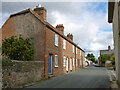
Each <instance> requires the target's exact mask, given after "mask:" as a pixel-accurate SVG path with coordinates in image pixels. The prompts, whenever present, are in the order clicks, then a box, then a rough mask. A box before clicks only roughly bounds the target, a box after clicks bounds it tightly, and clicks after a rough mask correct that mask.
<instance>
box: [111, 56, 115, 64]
mask: <svg viewBox="0 0 120 90" xmlns="http://www.w3.org/2000/svg"><path fill="white" fill-rule="evenodd" d="M110 60H111V61H112V65H115V56H111V58H110Z"/></svg>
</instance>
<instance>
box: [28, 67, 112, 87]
mask: <svg viewBox="0 0 120 90" xmlns="http://www.w3.org/2000/svg"><path fill="white" fill-rule="evenodd" d="M27 88H110V79H109V75H108V72H107V69H106V68H101V67H88V68H84V69H80V70H78V71H73V72H72V73H68V74H63V75H59V76H56V77H54V78H51V79H49V80H46V81H42V82H40V83H38V84H36V85H33V86H29V87H27Z"/></svg>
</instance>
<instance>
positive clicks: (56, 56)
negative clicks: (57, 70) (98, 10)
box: [55, 55, 58, 67]
mask: <svg viewBox="0 0 120 90" xmlns="http://www.w3.org/2000/svg"><path fill="white" fill-rule="evenodd" d="M55 67H58V55H55Z"/></svg>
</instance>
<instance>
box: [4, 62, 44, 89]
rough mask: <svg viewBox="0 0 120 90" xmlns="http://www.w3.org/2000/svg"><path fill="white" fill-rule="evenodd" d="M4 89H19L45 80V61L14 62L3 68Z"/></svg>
mask: <svg viewBox="0 0 120 90" xmlns="http://www.w3.org/2000/svg"><path fill="white" fill-rule="evenodd" d="M2 73H3V77H2V87H3V88H18V87H23V86H24V85H26V84H29V83H32V82H36V81H39V80H41V79H43V78H44V61H16V60H14V61H13V64H12V65H11V66H3V67H2Z"/></svg>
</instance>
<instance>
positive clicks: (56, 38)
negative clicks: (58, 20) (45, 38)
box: [55, 34, 59, 46]
mask: <svg viewBox="0 0 120 90" xmlns="http://www.w3.org/2000/svg"><path fill="white" fill-rule="evenodd" d="M58 38H59V37H58V35H57V34H55V46H58Z"/></svg>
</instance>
